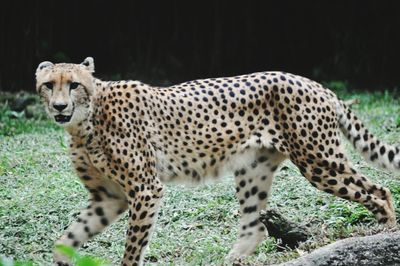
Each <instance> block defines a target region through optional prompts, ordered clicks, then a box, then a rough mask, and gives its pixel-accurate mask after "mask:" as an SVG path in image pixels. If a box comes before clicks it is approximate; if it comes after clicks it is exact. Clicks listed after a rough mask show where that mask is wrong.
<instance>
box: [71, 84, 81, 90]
mask: <svg viewBox="0 0 400 266" xmlns="http://www.w3.org/2000/svg"><path fill="white" fill-rule="evenodd" d="M79 85H81V84H80V83H78V82H71V84H69V89H70V90H75V89H76V88H78V86H79Z"/></svg>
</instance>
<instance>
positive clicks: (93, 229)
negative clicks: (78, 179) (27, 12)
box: [54, 187, 127, 266]
mask: <svg viewBox="0 0 400 266" xmlns="http://www.w3.org/2000/svg"><path fill="white" fill-rule="evenodd" d="M126 208H127V203H126V200H125V199H120V198H117V197H116V196H115V195H111V194H110V193H109V192H108V191H107V189H106V188H104V187H99V188H97V189H91V195H90V199H89V205H88V207H87V208H85V209H83V210H81V211H80V213H79V215H78V217H77V218H76V220H75V222H73V223H72V224H71V225H70V226H69V227H68V228H67V230H66V231H65V232H64V234H63V235H62V236H61V237H60V239H59V240H57V242H56V245H66V246H71V247H74V248H78V247H80V246H82V244H83V243H85V242H86V241H87V240H89V239H90V238H92V237H93V236H95V235H97V234H98V233H100V232H101V231H103V229H104V228H105V227H106V226H107V225H109V224H111V223H112V222H113V221H114V220H115V219H116V218H117V217H118V216H119V214H121V213H122V212H124V211H125V210H126ZM54 263H55V265H59V266H60V265H62V266H64V265H71V264H70V263H68V259H66V258H65V257H64V256H63V255H61V254H59V253H58V252H55V253H54Z"/></svg>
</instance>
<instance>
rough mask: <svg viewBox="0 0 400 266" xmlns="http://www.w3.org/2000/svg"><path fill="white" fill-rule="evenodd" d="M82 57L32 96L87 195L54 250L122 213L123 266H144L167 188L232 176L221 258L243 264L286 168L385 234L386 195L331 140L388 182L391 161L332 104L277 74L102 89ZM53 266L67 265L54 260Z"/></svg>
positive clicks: (390, 154) (390, 214)
mask: <svg viewBox="0 0 400 266" xmlns="http://www.w3.org/2000/svg"><path fill="white" fill-rule="evenodd" d="M93 73H94V61H93V58H91V57H88V58H86V59H85V60H84V61H83V63H81V64H71V63H59V64H53V63H51V62H48V61H45V62H42V63H40V64H39V66H38V68H37V70H36V89H37V92H38V94H39V95H40V97H41V99H42V101H43V104H44V107H45V109H46V112H47V113H48V115H49V117H50V118H51V119H53V120H54V121H55V122H56V123H58V124H60V125H61V126H62V127H64V128H65V130H66V131H67V132H68V135H69V136H70V149H69V150H70V156H71V159H72V162H73V165H74V168H75V170H76V173H77V175H78V176H79V178H80V180H81V181H82V183H83V184H84V186H85V188H86V189H87V190H88V193H89V202H88V206H87V207H86V208H84V209H82V210H81V211H80V213H79V215H78V216H77V218H76V221H75V222H73V223H72V224H71V225H70V226H69V227H68V228H67V229H66V231H65V233H64V234H63V235H62V236H61V238H60V239H59V240H58V241H56V244H63V245H68V246H72V247H75V248H78V247H80V246H81V245H82V244H83V243H85V242H86V241H87V240H88V239H90V238H92V237H93V236H95V235H96V234H98V233H100V232H101V231H102V230H103V229H104V228H105V227H106V226H107V225H109V224H110V223H112V222H113V221H114V220H115V219H116V218H117V217H118V216H119V215H121V214H122V213H124V212H125V211H126V210H128V211H129V215H128V217H129V218H128V227H127V228H128V229H127V234H126V245H125V254H124V257H123V258H122V262H121V263H122V265H143V258H144V252H145V248H146V246H147V245H148V243H149V240H150V236H151V233H152V231H153V229H154V226H155V222H156V218H157V212H158V209H159V206H160V201H161V198H162V197H163V191H164V189H163V184H164V183H166V182H178V183H182V182H188V183H192V184H201V183H203V182H204V181H205V180H214V179H217V178H218V177H220V176H224V175H227V174H233V176H234V181H235V183H236V196H237V198H238V200H239V205H240V211H241V218H240V225H239V230H238V231H239V232H238V240H237V242H236V243H234V244H233V247H232V249H231V251H230V253H229V254H228V256H227V259H229V260H232V259H233V260H235V259H236V258H241V257H243V256H247V255H249V254H252V252H253V251H254V250H255V248H256V247H257V245H258V244H259V243H260V242H261V241H262V240H263V239H264V238H265V237H266V235H267V230H266V228H265V226H264V225H263V224H262V223H261V222H260V221H259V218H260V214H259V212H260V210H263V209H265V208H266V206H267V200H268V197H269V196H270V187H271V183H272V180H273V177H274V174H275V173H276V171H277V170H278V168H279V166H280V165H281V163H282V161H284V160H286V159H288V160H290V161H292V162H293V163H294V164H295V165H296V166H297V167H298V169H299V170H300V172H301V174H302V175H303V176H304V177H305V178H306V179H307V180H308V181H309V182H310V183H311V184H312V185H313V186H314V187H316V188H317V189H320V190H322V191H325V192H327V193H330V194H333V195H336V196H338V197H340V198H343V199H347V200H351V201H355V202H359V203H361V204H363V205H364V206H365V207H366V208H367V209H368V210H370V211H371V212H372V213H373V214H374V215H375V216H376V218H377V220H378V222H379V223H383V224H386V225H387V226H394V225H395V224H396V218H395V212H394V208H393V201H392V196H391V193H390V191H389V190H388V189H387V188H385V187H382V186H380V185H378V184H374V183H373V182H371V181H370V180H369V179H367V177H365V176H364V175H363V174H361V173H360V172H358V171H357V170H356V169H355V168H354V167H353V166H352V165H351V163H350V162H349V161H348V159H347V158H346V156H345V153H344V152H343V145H342V139H341V134H342V133H343V135H344V136H345V137H346V138H347V139H348V140H349V141H350V142H351V143H352V144H353V146H354V147H355V149H356V150H358V151H359V152H360V153H361V154H362V155H363V156H364V157H365V158H366V159H367V160H368V161H370V162H372V163H375V164H377V165H378V166H380V167H382V168H385V169H388V170H392V171H397V170H399V168H400V150H399V148H397V147H394V146H390V145H388V144H385V143H383V142H381V141H380V140H378V139H377V138H376V137H375V136H373V135H372V134H371V133H370V132H369V131H368V129H366V128H365V126H364V125H363V123H362V122H361V121H360V120H359V119H358V118H357V117H356V116H355V115H354V114H353V112H352V111H351V110H350V108H349V107H348V106H347V105H346V104H345V103H344V102H342V101H341V100H339V99H338V98H337V97H336V95H335V94H334V93H333V92H332V91H330V90H329V89H327V88H324V87H323V86H321V85H320V84H318V83H316V82H314V81H311V80H309V79H307V78H304V77H300V76H296V75H293V74H289V73H284V72H259V73H254V74H248V75H242V76H236V77H228V78H210V79H202V80H194V81H189V82H186V83H182V84H179V85H175V86H171V87H153V86H149V85H146V84H143V83H141V82H139V81H102V80H100V79H97V78H95V77H94V76H93ZM54 262H55V264H56V265H70V263H71V262H69V261H68V260H67V259H66V258H65V257H63V256H62V255H60V254H58V253H55V254H54Z"/></svg>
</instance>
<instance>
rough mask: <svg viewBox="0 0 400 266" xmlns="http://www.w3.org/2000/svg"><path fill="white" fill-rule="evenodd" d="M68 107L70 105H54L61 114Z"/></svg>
mask: <svg viewBox="0 0 400 266" xmlns="http://www.w3.org/2000/svg"><path fill="white" fill-rule="evenodd" d="M67 106H68V104H59V103H55V104H53V107H54V109H56V110H57V111H59V112H61V111H62V110H64V109H65V108H67Z"/></svg>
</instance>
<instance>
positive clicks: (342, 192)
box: [339, 187, 348, 195]
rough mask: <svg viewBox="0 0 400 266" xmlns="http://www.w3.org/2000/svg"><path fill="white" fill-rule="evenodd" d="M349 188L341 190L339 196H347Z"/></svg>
mask: <svg viewBox="0 0 400 266" xmlns="http://www.w3.org/2000/svg"><path fill="white" fill-rule="evenodd" d="M347 192H348V191H347V188H345V187H341V188H340V189H339V194H340V195H346V194H347Z"/></svg>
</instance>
